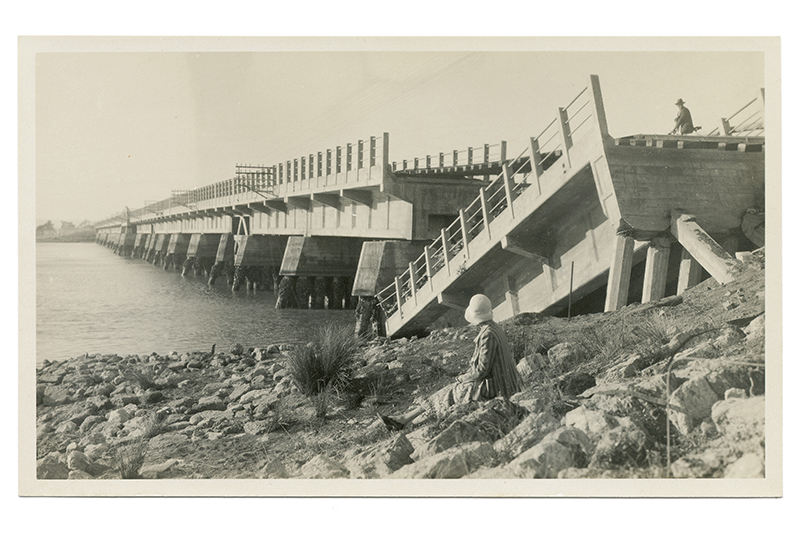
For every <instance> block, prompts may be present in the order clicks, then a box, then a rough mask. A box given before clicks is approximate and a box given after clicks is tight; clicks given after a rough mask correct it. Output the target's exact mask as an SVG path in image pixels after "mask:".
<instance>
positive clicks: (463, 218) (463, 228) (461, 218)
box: [458, 209, 469, 259]
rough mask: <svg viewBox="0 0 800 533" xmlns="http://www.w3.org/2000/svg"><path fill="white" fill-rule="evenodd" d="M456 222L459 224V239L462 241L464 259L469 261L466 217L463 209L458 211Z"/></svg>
mask: <svg viewBox="0 0 800 533" xmlns="http://www.w3.org/2000/svg"><path fill="white" fill-rule="evenodd" d="M458 220H459V222H460V223H461V238H462V239H464V257H465V258H466V259H469V232H468V231H467V217H466V215H465V214H464V210H463V209H459V210H458Z"/></svg>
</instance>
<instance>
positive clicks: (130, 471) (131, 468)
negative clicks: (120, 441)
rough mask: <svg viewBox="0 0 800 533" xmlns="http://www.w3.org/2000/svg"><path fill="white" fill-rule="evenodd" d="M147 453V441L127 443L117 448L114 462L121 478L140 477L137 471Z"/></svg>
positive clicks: (140, 467)
mask: <svg viewBox="0 0 800 533" xmlns="http://www.w3.org/2000/svg"><path fill="white" fill-rule="evenodd" d="M145 455H147V442H144V441H140V442H135V443H133V444H127V445H125V446H121V447H120V448H118V449H117V453H116V456H115V462H116V467H117V470H119V473H120V476H122V479H141V477H142V476H141V474H140V473H139V471H140V470H141V469H142V465H144V458H145Z"/></svg>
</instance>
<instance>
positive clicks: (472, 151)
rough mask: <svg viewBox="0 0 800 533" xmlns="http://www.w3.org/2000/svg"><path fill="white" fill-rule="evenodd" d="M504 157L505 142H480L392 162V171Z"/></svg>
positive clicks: (489, 161) (486, 161)
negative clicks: (480, 143)
mask: <svg viewBox="0 0 800 533" xmlns="http://www.w3.org/2000/svg"><path fill="white" fill-rule="evenodd" d="M505 158H506V143H505V141H501V142H499V143H497V144H482V145H478V146H469V147H467V148H464V149H462V150H452V151H448V152H439V153H437V154H429V155H425V156H422V157H415V158H413V159H403V160H402V161H400V162H397V161H394V162H392V170H393V171H403V170H432V169H442V168H449V167H459V166H472V165H487V166H488V165H491V164H492V163H500V162H501V161H504V160H505Z"/></svg>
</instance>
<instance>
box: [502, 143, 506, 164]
mask: <svg viewBox="0 0 800 533" xmlns="http://www.w3.org/2000/svg"><path fill="white" fill-rule="evenodd" d="M506 146H507V145H506V141H500V163H502V162H503V161H505V160H506Z"/></svg>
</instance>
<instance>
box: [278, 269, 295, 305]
mask: <svg viewBox="0 0 800 533" xmlns="http://www.w3.org/2000/svg"><path fill="white" fill-rule="evenodd" d="M296 287H297V276H283V277H282V278H281V281H280V284H279V286H278V299H277V300H276V301H275V309H287V308H296V307H297V297H296V296H295V289H296Z"/></svg>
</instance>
